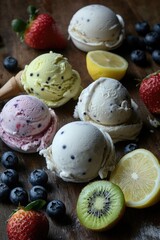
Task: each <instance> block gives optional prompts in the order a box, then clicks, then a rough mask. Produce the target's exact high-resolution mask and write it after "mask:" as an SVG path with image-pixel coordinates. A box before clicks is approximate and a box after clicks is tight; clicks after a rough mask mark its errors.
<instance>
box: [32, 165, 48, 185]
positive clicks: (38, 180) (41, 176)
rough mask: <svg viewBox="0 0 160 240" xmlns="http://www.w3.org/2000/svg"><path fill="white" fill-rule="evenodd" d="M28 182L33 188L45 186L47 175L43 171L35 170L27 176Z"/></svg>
mask: <svg viewBox="0 0 160 240" xmlns="http://www.w3.org/2000/svg"><path fill="white" fill-rule="evenodd" d="M29 182H30V183H31V184H32V185H33V186H36V185H40V186H45V185H46V184H47V182H48V175H47V173H46V172H45V171H44V170H43V169H35V170H34V171H33V172H31V173H30V175H29Z"/></svg>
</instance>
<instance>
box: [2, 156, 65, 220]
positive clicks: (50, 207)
mask: <svg viewBox="0 0 160 240" xmlns="http://www.w3.org/2000/svg"><path fill="white" fill-rule="evenodd" d="M1 163H2V165H3V167H5V168H6V169H5V170H4V171H3V172H1V175H0V180H1V182H0V202H11V203H12V204H14V205H15V206H19V205H21V206H26V205H27V204H28V203H29V202H33V201H36V200H40V199H41V200H44V201H46V202H47V190H46V189H47V183H48V175H47V173H46V172H45V171H44V170H43V169H35V170H33V171H32V172H31V173H30V175H29V176H28V181H29V183H30V184H31V185H32V187H31V189H30V190H29V193H28V192H27V191H26V190H25V189H24V188H23V187H22V186H21V185H20V182H19V174H18V171H17V170H16V169H18V157H17V155H16V154H15V153H14V152H12V151H7V152H4V153H3V154H2V157H1ZM46 212H47V214H48V215H49V216H50V217H53V218H54V219H58V218H60V217H61V216H62V215H63V216H64V215H65V212H66V208H65V204H64V203H63V202H62V201H61V200H58V199H55V200H51V201H49V202H48V203H47V206H46Z"/></svg>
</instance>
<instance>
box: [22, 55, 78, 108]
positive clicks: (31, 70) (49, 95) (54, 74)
mask: <svg viewBox="0 0 160 240" xmlns="http://www.w3.org/2000/svg"><path fill="white" fill-rule="evenodd" d="M21 82H22V85H23V87H24V89H25V91H26V92H27V93H28V94H30V95H34V96H36V97H38V98H40V99H41V100H42V101H44V102H45V103H46V104H47V105H48V106H50V107H59V106H61V105H63V104H65V103H66V102H68V101H69V100H70V99H71V98H75V99H76V98H77V97H78V95H79V93H80V91H81V79H80V76H79V74H78V72H77V71H76V70H73V69H72V66H71V65H70V63H69V62H68V59H67V58H65V57H64V56H63V55H61V54H58V53H54V52H49V53H45V54H42V55H40V56H38V57H37V58H35V59H34V60H33V61H32V62H31V63H30V64H29V65H26V66H25V69H24V71H23V73H22V76H21Z"/></svg>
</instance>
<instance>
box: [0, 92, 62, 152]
mask: <svg viewBox="0 0 160 240" xmlns="http://www.w3.org/2000/svg"><path fill="white" fill-rule="evenodd" d="M56 130H57V116H56V114H55V112H54V110H52V109H50V108H48V107H47V105H46V104H44V103H43V102H42V101H41V100H39V99H38V98H36V97H33V96H29V95H19V96H17V97H14V98H12V99H11V100H10V101H8V102H7V103H6V104H5V105H4V107H3V109H2V111H1V113H0V137H1V139H2V141H4V142H5V143H6V145H8V146H9V147H10V148H12V149H14V150H16V151H19V152H25V153H31V152H38V151H40V150H41V149H43V148H46V147H48V146H49V145H50V144H51V142H52V140H53V137H54V135H55V132H56Z"/></svg>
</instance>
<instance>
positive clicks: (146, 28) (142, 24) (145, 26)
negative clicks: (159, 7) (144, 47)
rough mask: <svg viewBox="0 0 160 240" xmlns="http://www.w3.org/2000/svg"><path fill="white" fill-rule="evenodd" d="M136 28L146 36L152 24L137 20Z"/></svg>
mask: <svg viewBox="0 0 160 240" xmlns="http://www.w3.org/2000/svg"><path fill="white" fill-rule="evenodd" d="M135 30H136V32H137V33H138V34H140V35H142V36H145V35H146V34H147V33H148V32H149V31H150V26H149V24H148V22H146V21H143V22H137V23H136V24H135Z"/></svg>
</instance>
